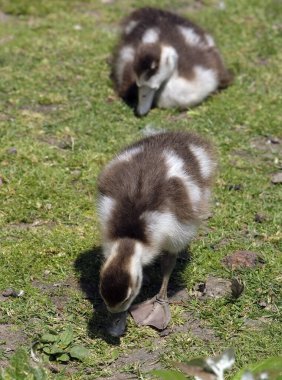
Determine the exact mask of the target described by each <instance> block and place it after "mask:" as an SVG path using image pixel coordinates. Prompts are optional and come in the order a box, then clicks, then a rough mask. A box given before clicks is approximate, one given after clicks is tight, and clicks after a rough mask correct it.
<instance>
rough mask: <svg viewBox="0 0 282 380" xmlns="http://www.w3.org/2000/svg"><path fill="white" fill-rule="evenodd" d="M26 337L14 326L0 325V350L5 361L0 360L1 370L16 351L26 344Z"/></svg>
mask: <svg viewBox="0 0 282 380" xmlns="http://www.w3.org/2000/svg"><path fill="white" fill-rule="evenodd" d="M26 340H27V338H26V336H25V334H24V333H23V332H22V330H20V329H19V328H17V327H16V326H14V325H11V324H0V349H1V350H2V351H3V352H4V357H5V358H4V359H3V358H1V360H0V368H1V367H5V366H6V365H7V362H8V360H9V357H10V356H11V355H12V354H13V353H14V352H15V350H16V349H17V348H18V347H19V346H21V345H23V344H25V343H26Z"/></svg>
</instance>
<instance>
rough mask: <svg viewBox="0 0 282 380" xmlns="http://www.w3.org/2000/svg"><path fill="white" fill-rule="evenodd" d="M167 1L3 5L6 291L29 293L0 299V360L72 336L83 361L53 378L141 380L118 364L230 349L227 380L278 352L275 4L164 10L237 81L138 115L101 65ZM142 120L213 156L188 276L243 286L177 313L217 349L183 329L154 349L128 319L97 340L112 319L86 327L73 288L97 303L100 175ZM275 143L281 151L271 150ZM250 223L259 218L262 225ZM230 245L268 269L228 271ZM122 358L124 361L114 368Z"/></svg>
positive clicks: (93, 320)
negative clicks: (185, 135)
mask: <svg viewBox="0 0 282 380" xmlns="http://www.w3.org/2000/svg"><path fill="white" fill-rule="evenodd" d="M158 3H159V2H157V1H154V0H149V1H146V2H145V1H138V2H137V1H133V0H132V1H125V0H122V1H118V2H115V1H114V2H102V1H94V0H93V1H90V0H89V1H84V2H80V1H62V0H55V1H51V0H46V1H44V2H43V1H36V0H29V1H23V0H17V1H12V0H0V11H1V12H0V20H1V22H0V50H1V54H0V78H1V79H0V139H1V145H0V179H1V181H0V205H1V206H0V241H1V251H0V289H1V290H2V291H3V290H5V289H7V288H14V289H18V290H20V289H22V290H24V295H23V296H22V297H19V298H7V299H5V300H2V298H0V340H1V341H0V363H7V360H8V359H9V353H8V351H7V348H8V346H9V344H8V343H9V342H10V344H13V347H12V348H13V349H16V348H17V347H19V346H23V347H24V348H25V349H26V351H27V352H28V350H29V349H30V347H31V345H32V343H33V342H34V341H35V340H36V339H38V337H40V336H42V335H43V334H46V333H48V332H49V331H50V330H51V331H56V332H57V333H59V332H60V331H64V329H65V328H66V326H70V327H71V329H72V331H73V342H74V343H75V344H76V345H79V346H83V347H85V348H87V349H88V352H89V355H88V358H87V361H82V362H79V361H72V360H70V361H69V362H68V363H67V364H66V365H64V366H63V368H62V367H60V371H61V374H60V376H61V378H62V379H69V378H72V379H81V378H83V379H84V378H85V379H86V378H97V377H99V376H107V375H109V376H110V375H112V374H113V373H116V372H117V371H124V372H125V373H134V374H135V375H136V376H137V377H139V378H140V379H141V378H144V376H145V375H144V372H146V371H145V370H143V367H142V365H141V366H138V364H136V361H134V360H133V361H132V362H131V363H130V362H124V361H120V362H119V360H120V358H122V357H124V356H125V355H131V354H132V353H133V352H135V351H136V350H139V349H142V348H145V349H146V350H147V351H148V352H150V350H151V351H152V352H153V351H154V349H155V348H156V347H158V346H159V345H161V347H165V349H161V352H160V361H159V363H158V366H159V368H161V367H163V368H164V367H167V366H168V367H169V366H170V363H171V362H172V361H176V360H178V361H181V360H183V359H191V358H193V357H196V356H202V357H205V356H209V355H213V353H215V352H221V351H223V349H224V348H226V347H229V346H233V347H234V349H235V352H236V358H237V359H236V364H235V366H234V372H233V374H234V373H235V372H236V371H237V370H239V369H240V368H242V367H243V366H244V365H246V364H247V363H252V362H256V361H258V360H260V359H263V358H267V357H270V356H273V354H274V353H275V355H279V354H281V338H280V337H281V322H279V316H280V315H281V314H280V313H281V311H280V309H279V306H281V304H280V305H279V297H280V298H281V280H282V278H281V237H282V236H281V224H282V223H281V222H282V207H281V205H282V202H281V201H282V199H281V195H282V192H281V185H273V184H272V183H271V176H272V174H273V173H275V172H278V171H279V170H280V169H281V166H282V159H281V144H282V134H281V122H282V119H281V100H282V95H281V84H280V78H281V75H282V69H281V61H282V54H281V43H282V35H281V15H282V14H281V6H280V3H279V2H278V1H276V0H268V1H262V0H252V1H249V0H238V1H232V0H228V1H225V2H224V4H225V7H224V9H220V7H219V2H218V1H215V0H207V1H204V2H193V1H192V2H190V3H189V4H187V3H186V2H183V1H173V2H168V1H164V2H163V3H162V4H161V5H162V6H163V7H164V8H170V9H173V10H176V11H178V12H179V13H180V14H183V15H186V16H188V17H190V18H192V19H193V20H194V21H196V22H199V24H201V25H203V26H204V27H206V28H207V29H208V30H209V31H211V32H212V34H213V35H214V36H215V39H216V41H217V43H218V45H219V47H220V50H221V51H222V54H223V56H224V58H225V61H226V62H227V65H228V67H230V68H231V69H232V70H233V72H234V73H235V82H234V84H233V85H232V86H231V87H230V88H228V89H227V90H225V91H223V92H220V93H218V94H215V95H214V96H211V97H210V98H209V99H208V100H207V101H205V102H204V103H203V104H202V105H200V106H199V107H197V108H195V109H193V110H191V111H188V112H179V111H177V110H158V109H155V110H153V111H152V112H150V114H149V115H148V116H147V117H145V118H142V119H137V118H135V117H134V115H133V112H132V110H131V109H129V108H128V107H127V106H126V105H125V104H124V103H123V102H122V101H121V100H119V99H117V97H116V96H115V94H114V91H113V88H112V85H111V82H110V79H109V66H108V60H109V57H110V55H111V51H112V48H113V46H114V44H115V42H116V40H117V31H118V23H119V21H120V19H121V17H123V16H124V15H125V14H127V13H128V12H129V11H130V10H131V9H134V8H135V7H136V6H142V5H145V4H146V5H154V6H158V5H159V4H158ZM199 4H200V5H199ZM148 124H150V125H153V126H154V127H155V128H165V129H168V130H193V131H196V132H199V133H201V134H202V135H204V136H206V137H209V138H210V139H212V141H213V142H214V143H215V145H216V147H217V150H218V156H219V163H220V169H219V174H218V178H217V181H216V184H215V188H214V205H213V216H212V218H211V219H209V221H208V223H207V229H201V230H200V234H199V236H198V238H197V239H196V240H195V241H194V242H193V244H192V246H191V251H192V260H191V262H189V264H188V265H187V266H186V268H185V269H183V270H182V271H181V273H180V277H181V279H182V281H183V282H184V284H185V286H186V287H187V289H188V291H191V290H192V289H193V287H194V286H195V284H197V283H199V282H201V281H204V280H205V279H206V278H207V276H208V275H214V276H219V277H223V278H227V279H230V278H231V277H234V276H238V277H239V278H240V280H241V281H242V282H243V283H244V284H245V291H244V293H243V295H242V296H241V297H240V298H239V299H238V300H236V301H232V302H231V301H230V300H227V299H217V300H213V299H212V300H207V301H200V300H199V299H197V298H192V300H191V301H189V302H188V303H187V304H186V305H184V306H177V307H173V313H172V314H173V319H172V324H174V325H181V324H182V323H184V322H183V321H182V314H181V312H182V313H185V312H187V311H189V312H191V313H193V315H194V316H195V318H197V319H198V320H199V321H200V322H201V325H202V326H203V327H205V328H209V329H211V330H212V331H213V332H214V336H215V339H214V340H209V341H206V340H205V339H203V337H202V338H201V337H199V336H198V337H197V336H195V335H194V334H193V333H191V331H189V329H187V331H186V332H184V333H183V332H182V333H175V334H171V335H169V336H167V337H165V338H162V340H161V342H164V343H160V340H159V338H158V334H157V333H156V332H155V331H153V330H151V329H150V328H138V327H136V326H135V325H134V323H133V322H132V321H129V326H128V331H127V334H126V336H124V337H122V339H121V340H120V342H116V341H115V340H112V339H109V338H108V337H107V336H106V335H105V333H104V332H103V329H102V326H103V323H104V321H105V319H106V318H107V316H106V313H105V312H104V311H103V310H102V311H96V312H95V313H94V317H93V308H92V304H91V302H89V300H87V299H85V297H84V296H83V295H82V293H81V292H80V291H79V289H78V287H77V282H78V281H79V280H80V281H81V282H82V283H83V284H84V286H86V287H87V286H88V285H89V288H90V293H91V291H92V297H93V299H92V302H93V303H94V305H95V302H96V300H97V299H98V295H97V282H98V271H99V260H98V256H97V248H98V247H99V246H100V243H101V241H100V239H101V238H100V231H99V225H98V221H97V215H96V210H95V199H96V181H97V176H98V174H99V172H100V170H101V169H102V167H103V166H104V164H105V163H106V162H108V160H110V159H111V157H113V155H114V154H116V152H117V151H118V150H119V149H120V148H122V147H123V146H124V145H125V144H128V143H130V142H131V141H134V140H136V139H137V138H139V137H140V136H141V135H142V129H143V128H145V127H146V125H148ZM275 138H280V144H278V143H274V142H271V141H276V140H275ZM271 139H274V140H271ZM234 185H240V189H239V190H237V191H236V190H234V188H232V186H234ZM256 213H259V214H263V215H264V216H265V220H264V221H263V222H262V223H257V222H256V221H255V219H254V218H255V214H256ZM92 247H96V250H94V251H91V249H92ZM235 250H252V251H255V252H258V253H259V254H260V256H262V257H263V258H264V260H265V264H264V265H263V266H262V267H257V268H254V269H250V270H240V271H236V272H235V273H233V272H231V271H229V270H227V269H226V268H224V267H223V266H222V264H221V259H222V258H223V257H224V256H226V255H227V254H230V253H232V252H233V251H235ZM95 252H96V253H95ZM79 259H80V260H81V262H80V264H79V265H78V264H75V263H79ZM77 265H78V266H77ZM87 284H88V285H87ZM55 285H56V286H55ZM261 301H264V302H266V304H267V305H268V306H269V307H262V306H260V303H261ZM250 321H259V324H257V325H256V324H255V323H254V324H253V325H252V324H251V323H249V322H250ZM3 326H6V327H5V329H6V328H7V329H8V327H9V326H10V327H9V331H10V330H11V329H12V331H13V328H14V327H15V326H16V327H17V328H19V329H20V331H21V332H22V334H23V336H21V338H19V339H16V338H17V332H14V335H13V337H14V338H15V339H14V341H15V342H14V343H13V341H12V340H11V339H8V341H7V339H6V341H5V338H4V337H3V338H2V334H1V332H3V331H2V330H3V329H4V327H3ZM7 326H8V327H7ZM1 329H2V330H1ZM5 331H6V330H5ZM5 334H6V338H9V337H11V336H10V335H7V334H8V333H7V332H6V333H5ZM9 334H10V333H9ZM2 339H3V340H4V341H2ZM113 363H120V364H118V365H119V369H118V370H115V369H114V366H113ZM68 371H69V372H68ZM42 376H43V375H42ZM142 376H143V377H142Z"/></svg>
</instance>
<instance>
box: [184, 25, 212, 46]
mask: <svg viewBox="0 0 282 380" xmlns="http://www.w3.org/2000/svg"><path fill="white" fill-rule="evenodd" d="M178 29H179V31H180V33H181V35H182V36H183V37H184V40H185V42H186V43H187V44H188V45H191V46H198V47H204V46H205V44H204V43H203V41H202V38H201V36H200V35H199V34H197V32H196V31H195V30H194V29H193V28H187V27H186V26H178Z"/></svg>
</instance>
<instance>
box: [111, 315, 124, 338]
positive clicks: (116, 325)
mask: <svg viewBox="0 0 282 380" xmlns="http://www.w3.org/2000/svg"><path fill="white" fill-rule="evenodd" d="M126 319H127V311H122V312H121V313H116V314H114V317H113V319H112V322H111V326H110V327H109V328H108V333H109V334H110V335H111V336H113V337H116V338H117V337H120V336H121V335H122V334H123V333H124V331H125V328H126Z"/></svg>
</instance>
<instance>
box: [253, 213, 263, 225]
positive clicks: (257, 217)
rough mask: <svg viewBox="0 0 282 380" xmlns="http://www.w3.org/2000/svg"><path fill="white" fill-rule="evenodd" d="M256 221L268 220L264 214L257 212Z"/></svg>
mask: <svg viewBox="0 0 282 380" xmlns="http://www.w3.org/2000/svg"><path fill="white" fill-rule="evenodd" d="M254 221H255V222H256V223H263V222H265V221H266V216H265V215H263V214H259V213H257V214H255V217H254Z"/></svg>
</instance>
